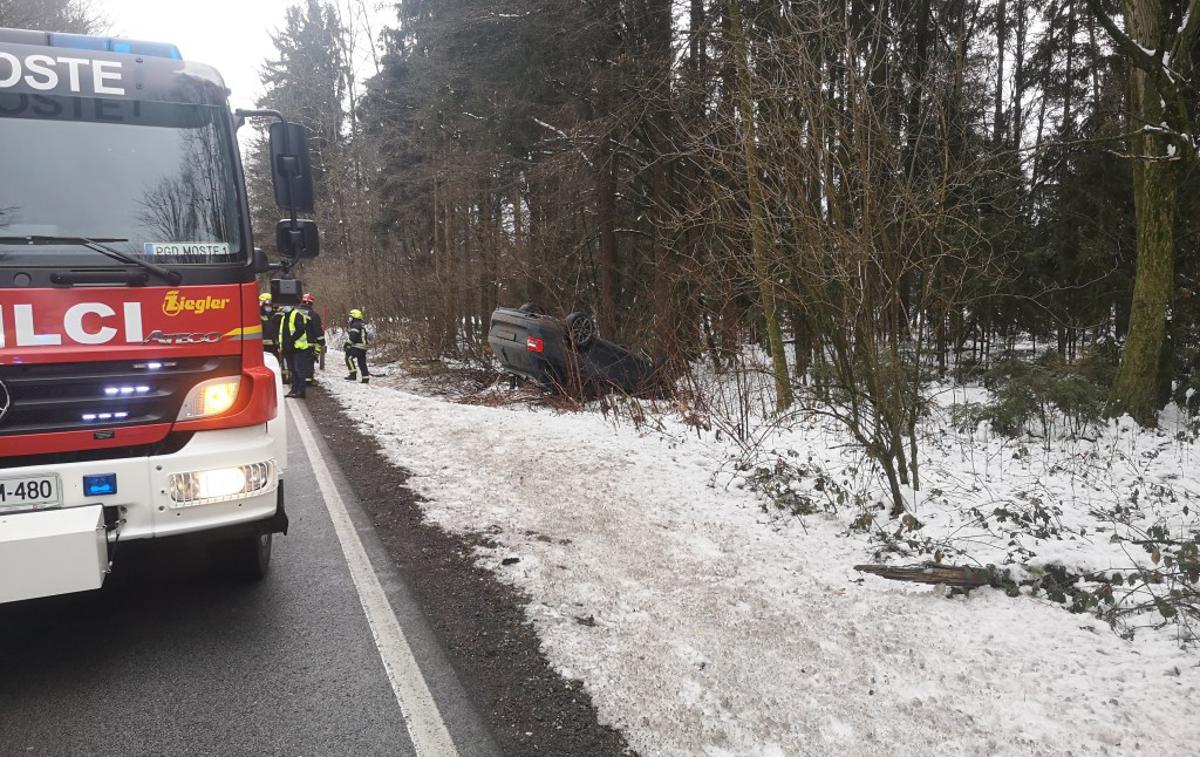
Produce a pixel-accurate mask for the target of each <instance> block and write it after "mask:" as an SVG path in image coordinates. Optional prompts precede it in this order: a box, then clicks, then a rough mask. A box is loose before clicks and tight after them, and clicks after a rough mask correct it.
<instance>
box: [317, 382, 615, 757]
mask: <svg viewBox="0 0 1200 757" xmlns="http://www.w3.org/2000/svg"><path fill="white" fill-rule="evenodd" d="M308 409H309V411H310V412H311V415H312V417H313V419H314V421H315V422H316V424H317V427H318V429H319V431H320V433H319V436H321V437H322V438H323V441H324V444H323V447H324V451H325V452H326V454H329V455H332V456H333V459H335V460H336V461H337V463H338V466H339V467H340V468H341V470H342V473H344V475H345V477H346V479H345V481H344V482H339V483H344V485H345V486H348V487H349V488H350V490H351V491H353V492H354V494H355V499H356V500H357V502H358V505H359V506H360V507H361V512H359V513H358V514H357V516H358V517H357V518H356V523H357V525H358V530H359V532H360V534H362V533H363V532H364V531H373V534H371V535H369V536H370V538H364V545H365V546H366V548H367V551H368V553H369V554H370V556H371V559H372V563H374V564H375V565H376V566H381V564H382V563H383V562H384V560H381V559H380V558H381V556H383V555H386V559H387V560H388V562H389V564H390V566H391V568H390V569H392V570H394V571H395V576H396V577H397V578H398V580H388V578H387V577H386V576H384V575H381V576H380V578H381V580H382V581H383V582H384V586H385V590H387V591H388V593H389V595H391V594H392V592H393V591H396V592H403V593H410V599H409V601H408V602H406V601H404V600H403V598H401V600H400V601H399V602H398V601H397V600H396V599H393V605H394V606H397V605H398V607H397V615H403V616H404V617H401V618H400V619H401V622H402V623H403V624H404V627H405V633H406V635H408V636H410V644H411V645H412V646H413V651H414V653H415V654H416V656H417V659H418V660H419V661H421V666H422V669H423V670H424V669H425V668H429V669H430V671H431V673H427V679H428V680H429V684H430V688H431V690H432V691H433V694H434V697H435V698H436V699H438V701H439V706H443V707H444V705H442V701H443V699H442V697H443V696H445V695H446V694H447V693H452V692H447V691H445V690H442V691H439V689H444V687H450V686H452V684H457V683H458V681H461V686H462V689H463V690H465V691H466V692H467V696H468V697H469V698H470V699H471V701H472V702H473V703H474V706H475V707H476V708H477V709H478V712H479V713H480V717H481V718H482V719H483V720H484V721H485V722H486V726H487V728H488V730H490V732H491V735H492V736H493V737H494V739H495V741H496V743H497V744H498V745H499V748H500V751H501V752H503V753H504V754H512V755H537V754H547V755H549V754H553V755H613V754H622V753H627V752H628V746H627V745H626V743H625V740H624V738H623V737H622V736H621V734H620V733H619V732H617V731H615V730H614V729H612V728H610V727H608V726H603V725H601V724H600V723H599V722H598V719H597V715H596V711H595V709H594V707H593V706H592V703H591V698H590V696H589V695H588V694H587V693H586V692H585V691H584V690H583V686H582V684H581V682H579V681H575V680H565V679H563V678H562V677H561V676H559V675H558V674H557V673H556V672H555V671H554V670H553V669H552V668H551V667H550V665H549V663H548V662H547V660H546V658H545V657H544V655H543V654H542V653H541V649H540V640H539V639H538V636H537V633H536V632H535V630H534V629H533V627H532V626H531V625H530V624H529V622H528V621H527V619H526V616H525V612H524V607H525V605H526V604H527V603H528V598H527V597H525V596H523V595H522V594H521V593H520V592H519V591H517V590H516V589H514V588H512V587H510V586H506V585H504V584H502V583H501V582H500V581H498V580H497V579H496V578H495V576H494V575H492V574H491V573H490V572H488V571H487V570H485V569H483V568H481V567H478V566H477V565H476V564H475V559H474V549H475V546H476V545H477V544H478V543H479V542H477V541H473V540H472V539H470V538H464V537H460V536H455V535H452V534H449V533H447V532H445V531H443V530H442V529H440V528H438V527H436V526H433V525H431V524H429V523H427V522H426V521H425V519H424V517H423V514H422V511H421V505H420V502H421V500H420V498H419V497H418V496H417V495H416V494H415V493H413V492H412V491H411V490H410V489H409V488H408V486H407V479H408V473H407V472H406V471H404V470H403V469H401V468H398V467H397V466H395V465H393V464H392V463H391V462H389V461H388V460H387V459H386V457H385V456H384V455H383V454H382V452H381V451H380V449H379V447H378V445H377V444H376V442H375V441H374V440H373V439H371V438H369V437H368V436H366V435H365V434H363V433H361V432H360V431H359V430H358V429H357V428H356V426H355V424H354V423H352V422H351V421H350V420H349V419H348V418H347V416H346V415H345V414H344V413H343V411H342V410H341V408H340V407H339V406H338V404H337V402H336V400H333V399H332V398H330V397H328V396H327V395H325V394H324V392H320V391H316V392H311V393H310V394H309V400H308ZM350 509H351V510H354V509H357V508H355V507H351V508H350ZM359 518H362V519H364V520H368V521H369V523H370V525H371V526H373V529H364V527H363V526H364V525H365V524H363V523H358V522H357V521H358V519H359ZM376 540H377V541H376ZM373 541H374V544H372V543H371V542H373ZM373 547H374V548H373ZM377 570H380V568H379V567H377ZM384 572H386V571H384ZM405 587H407V588H405ZM405 607H413V608H415V607H419V608H420V609H419V613H413V612H405V611H404V610H403V609H402V608H405ZM416 614H420V615H423V617H410V616H411V615H416ZM439 659H445V660H446V661H448V663H449V665H450V667H451V668H452V669H453V670H454V672H455V674H456V675H457V678H458V681H455V682H450V681H445V680H439V676H438V675H437V673H436V671H437V670H438V669H439V668H444V666H442V665H439V664H437V660H439ZM431 662H432V663H433V664H430V663H431ZM440 678H444V676H442V677H440ZM453 700H454V697H452V696H451V697H450V699H449V700H447V701H453ZM464 714H465V713H454V712H453V711H451V712H444V716H445V718H446V720H447V722H448V723H449V724H450V727H451V732H452V734H453V735H454V736H455V742H456V743H460V744H461V743H471V741H472V740H471V739H470V738H466V739H465V740H464V739H463V738H462V736H461V735H460V734H459V733H455V728H456V726H457V727H458V728H459V729H460V730H461V729H462V728H463V725H464V723H463V722H462V721H463V720H464V718H463V717H462V716H463V715H464ZM466 719H467V720H468V721H469V718H466ZM466 725H467V726H468V730H472V731H474V730H478V729H477V728H470V724H469V722H468V723H467V724H466ZM465 753H466V752H464V754H465Z"/></svg>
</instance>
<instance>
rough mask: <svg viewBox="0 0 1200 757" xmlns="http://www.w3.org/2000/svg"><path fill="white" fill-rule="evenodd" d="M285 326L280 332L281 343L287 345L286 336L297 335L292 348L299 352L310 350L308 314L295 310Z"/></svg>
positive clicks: (286, 320)
mask: <svg viewBox="0 0 1200 757" xmlns="http://www.w3.org/2000/svg"><path fill="white" fill-rule="evenodd" d="M283 324H284V326H283V328H281V329H280V330H279V341H280V343H281V344H284V345H286V344H287V341H286V339H285V335H287V334H290V335H295V334H297V333H298V334H299V336H296V337H294V338H295V341H293V342H292V348H293V349H297V350H307V349H308V314H306V313H305V312H304V311H303V310H301V309H300V308H295V309H294V310H292V312H291V313H289V314H288V317H287V318H286V319H285V320H284V322H283Z"/></svg>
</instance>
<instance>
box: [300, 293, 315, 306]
mask: <svg viewBox="0 0 1200 757" xmlns="http://www.w3.org/2000/svg"><path fill="white" fill-rule="evenodd" d="M300 301H301V302H303V303H304V304H305V305H311V304H313V303H314V302H316V301H317V298H316V297H313V293H312V292H305V293H304V296H303V297H301V298H300Z"/></svg>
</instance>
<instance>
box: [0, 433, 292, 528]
mask: <svg viewBox="0 0 1200 757" xmlns="http://www.w3.org/2000/svg"><path fill="white" fill-rule="evenodd" d="M277 450H278V445H277V444H276V443H275V442H274V441H273V439H272V437H271V435H269V434H268V433H267V430H266V426H265V425H258V426H250V427H246V428H237V429H224V430H219V431H201V432H197V433H196V434H195V435H194V436H193V437H192V439H191V440H190V441H189V442H188V443H187V444H186V445H185V446H184V447H183V448H182V449H181V450H179V451H178V452H175V453H173V454H170V455H161V456H155V457H136V458H117V459H111V460H99V461H92V462H81V463H69V464H60V465H47V466H30V467H24V468H15V469H14V468H8V469H0V486H5V482H7V495H8V496H7V501H0V516H4V517H5V518H6V522H9V523H18V522H20V521H21V520H22V519H23V518H27V517H30V516H33V515H37V514H41V513H45V512H49V511H54V510H72V509H76V508H92V507H95V506H99V507H100V509H101V512H102V513H103V515H104V519H105V522H106V525H107V528H106V534H107V537H106V538H107V540H108V541H109V542H115V541H118V540H119V541H130V540H135V539H153V538H161V537H166V536H176V535H182V534H189V533H197V532H202V531H212V530H216V529H223V528H226V527H231V526H238V525H242V524H248V523H254V522H256V521H269V520H272V519H273V518H274V516H276V513H277V510H278V509H279V502H278V493H279V489H280V486H281V468H282V465H283V461H281V460H279V459H278V457H279V456H278V454H277ZM22 484H23V485H24V488H23V489H21V490H20V493H21V494H26V495H27V494H28V493H29V492H31V491H32V492H33V493H34V494H37V495H46V496H44V497H38V498H37V500H38V501H37V502H36V504H33V505H32V506H30V505H27V504H26V505H24V506H23V504H22V502H21V501H20V497H17V496H15V494H16V493H17V492H18V489H17V487H18V486H20V485H22ZM0 528H2V527H0ZM272 530H282V528H278V529H272ZM0 538H2V536H0ZM2 548H3V547H2V546H0V549H2Z"/></svg>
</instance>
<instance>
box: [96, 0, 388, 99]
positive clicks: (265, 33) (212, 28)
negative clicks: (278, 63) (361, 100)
mask: <svg viewBox="0 0 1200 757" xmlns="http://www.w3.org/2000/svg"><path fill="white" fill-rule="evenodd" d="M93 2H94V3H95V5H96V6H97V7H98V8H99V10H100V11H101V12H102V13H103V14H104V16H105V17H106V18H107V20H108V22H109V34H111V35H112V36H115V37H129V38H131V39H141V40H151V41H155V42H172V43H174V44H176V45H178V46H179V49H180V51H182V53H183V57H184V58H186V59H187V60H194V61H199V62H201V63H208V64H210V65H212V66H214V67H216V68H217V70H218V71H220V72H221V74H222V75H223V76H224V77H225V83H226V84H227V85H228V86H229V89H230V90H232V92H233V94H232V95H231V97H230V105H232V106H233V107H235V108H238V107H242V108H248V107H254V104H255V101H256V100H257V99H258V96H259V94H260V93H261V86H260V84H259V81H258V72H259V69H260V68H261V66H262V63H263V61H264V60H266V59H267V58H271V57H274V54H275V47H274V45H273V44H272V43H271V34H273V33H274V32H276V31H277V30H278V29H279V28H280V26H282V25H283V16H284V11H285V10H286V9H287V8H288V6H290V5H293V4H295V2H296V0H93ZM340 4H342V5H343V7H347V6H354V7H358V6H359V0H340ZM362 5H364V6H366V7H368V8H370V9H371V12H372V15H373V18H372V31H373V32H374V33H375V34H376V35H378V27H379V26H380V24H381V23H382V22H383V21H384V20H390V11H389V10H387V9H388V8H389V7H390V5H391V4H390V3H386V2H384V3H381V2H379V0H366V2H364V3H362ZM378 5H382V6H383V9H378V8H377V7H376V6H378ZM369 57H370V56H369V54H367V53H364V55H363V56H362V58H363V60H360V62H359V63H360V65H359V70H360V71H361V72H362V74H363V75H367V74H369V73H371V72H370V71H369V70H367V69H368V68H370V64H369V63H367V60H368V59H369Z"/></svg>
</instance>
